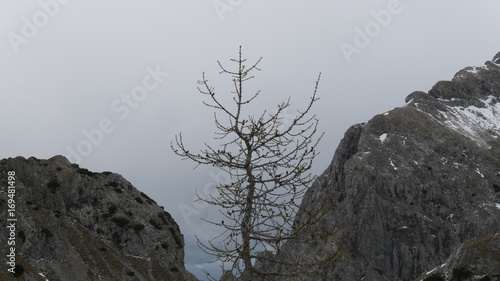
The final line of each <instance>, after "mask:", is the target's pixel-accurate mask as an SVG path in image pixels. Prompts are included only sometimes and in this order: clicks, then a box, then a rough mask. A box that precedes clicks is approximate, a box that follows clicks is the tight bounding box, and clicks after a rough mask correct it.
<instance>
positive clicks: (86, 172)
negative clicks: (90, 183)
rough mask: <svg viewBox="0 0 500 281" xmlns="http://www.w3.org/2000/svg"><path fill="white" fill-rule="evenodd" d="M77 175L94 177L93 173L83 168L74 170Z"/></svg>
mask: <svg viewBox="0 0 500 281" xmlns="http://www.w3.org/2000/svg"><path fill="white" fill-rule="evenodd" d="M76 172H77V173H79V174H82V175H87V176H90V177H93V176H94V175H95V173H93V172H91V171H89V170H87V169H85V168H78V169H77V170H76Z"/></svg>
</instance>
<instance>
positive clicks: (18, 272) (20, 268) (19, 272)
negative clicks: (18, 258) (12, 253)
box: [12, 264, 24, 277]
mask: <svg viewBox="0 0 500 281" xmlns="http://www.w3.org/2000/svg"><path fill="white" fill-rule="evenodd" d="M23 273H24V266H22V265H21V264H16V266H15V267H14V274H12V275H14V277H19V276H21V275H23Z"/></svg>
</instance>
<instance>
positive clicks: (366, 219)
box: [262, 54, 500, 281]
mask: <svg viewBox="0 0 500 281" xmlns="http://www.w3.org/2000/svg"><path fill="white" fill-rule="evenodd" d="M499 55H500V54H499ZM499 55H497V56H496V57H495V59H493V61H490V62H486V65H485V66H482V67H469V68H465V69H464V70H461V71H459V72H458V73H457V74H456V75H455V77H454V78H453V79H452V80H451V81H441V82H438V83H437V84H436V85H435V86H434V87H433V88H432V89H431V90H430V91H429V93H428V94H426V93H423V92H414V93H412V94H410V95H409V96H408V97H407V99H406V102H407V104H406V105H405V106H403V107H399V108H395V109H393V110H391V111H389V112H387V113H384V114H380V115H377V116H375V117H373V118H372V119H371V120H370V121H368V122H367V123H366V124H358V125H355V126H353V127H351V128H350V129H349V130H348V131H347V132H346V134H345V136H344V139H343V140H342V141H341V143H340V145H339V147H338V148H337V150H336V153H335V156H334V158H333V161H332V163H331V164H330V166H329V167H328V168H327V169H326V171H325V172H324V173H323V174H322V175H321V176H319V177H318V179H317V180H316V182H315V183H314V184H313V186H312V187H310V188H309V190H308V191H307V194H306V196H305V198H304V200H303V208H304V209H308V210H321V209H322V208H329V207H330V206H331V210H330V211H329V213H328V214H327V215H326V216H325V217H324V219H322V220H321V221H320V222H318V226H317V228H318V229H322V230H323V231H324V232H325V233H329V234H331V235H329V236H328V237H326V238H325V237H322V238H320V237H316V238H315V239H313V240H312V241H310V242H308V243H295V242H293V241H291V242H289V243H287V244H285V245H284V246H283V247H282V249H281V251H280V252H279V253H278V254H277V255H276V258H277V259H278V260H280V259H281V260H283V261H286V262H289V263H293V262H296V261H299V260H304V258H308V257H309V258H310V259H311V260H313V259H315V258H316V259H317V257H318V253H322V252H323V253H324V252H325V251H326V250H328V249H331V250H328V251H332V252H333V251H338V250H339V249H340V252H341V253H343V255H342V257H341V258H337V259H335V260H333V261H332V262H330V263H328V264H325V265H324V267H323V272H322V273H321V276H314V277H310V276H309V277H308V276H297V277H296V278H295V279H293V278H289V277H287V278H282V279H280V278H276V279H275V280H365V281H378V280H380V281H382V280H392V281H394V280H401V281H407V280H414V279H415V278H417V277H418V276H420V275H421V274H422V273H423V272H426V271H427V270H430V269H432V268H434V267H435V266H436V265H440V264H443V263H444V262H445V261H446V260H447V259H448V258H449V257H450V255H452V253H454V252H455V251H456V250H457V249H458V248H459V247H460V245H462V243H464V242H465V241H467V240H470V239H475V238H478V237H486V236H488V235H493V234H495V233H497V232H499V231H500V102H499V101H500V66H499V65H498V64H496V63H497V62H498V58H499ZM494 62H495V63H494ZM332 198H333V199H332ZM313 213H314V212H313ZM307 219H308V214H307V212H302V213H299V215H298V216H297V219H296V221H297V222H298V223H300V222H304V221H307ZM325 249H326V250H325ZM262 269H263V270H269V271H270V270H273V269H272V267H269V266H268V267H266V266H265V265H263V266H262Z"/></svg>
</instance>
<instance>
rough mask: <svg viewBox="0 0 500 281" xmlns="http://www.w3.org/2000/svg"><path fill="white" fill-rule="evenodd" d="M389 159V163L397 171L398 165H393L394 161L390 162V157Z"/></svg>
mask: <svg viewBox="0 0 500 281" xmlns="http://www.w3.org/2000/svg"><path fill="white" fill-rule="evenodd" d="M389 161H390V163H391V166H392V168H394V170H396V171H397V170H398V167H396V165H394V163H393V162H392V159H391V158H389Z"/></svg>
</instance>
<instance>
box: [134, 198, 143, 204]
mask: <svg viewBox="0 0 500 281" xmlns="http://www.w3.org/2000/svg"><path fill="white" fill-rule="evenodd" d="M135 201H137V203H139V204H142V203H144V201H142V199H141V198H140V197H136V198H135Z"/></svg>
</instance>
